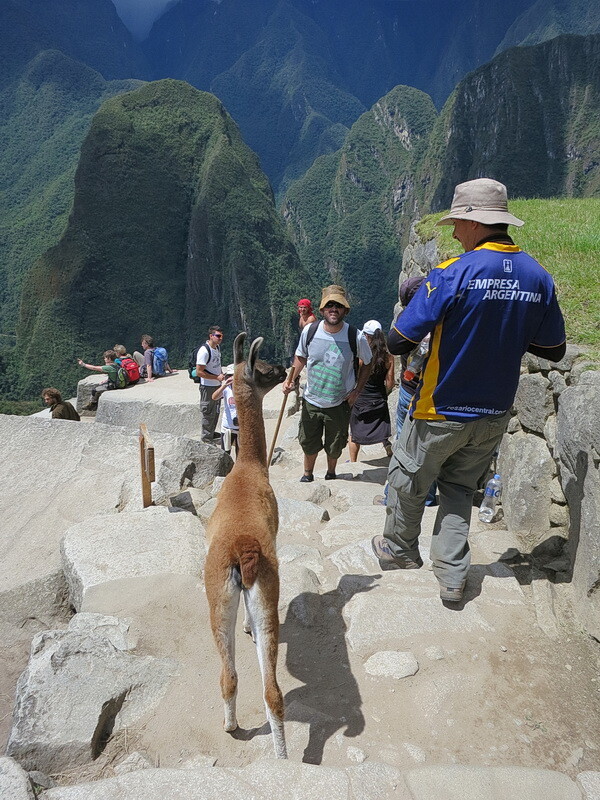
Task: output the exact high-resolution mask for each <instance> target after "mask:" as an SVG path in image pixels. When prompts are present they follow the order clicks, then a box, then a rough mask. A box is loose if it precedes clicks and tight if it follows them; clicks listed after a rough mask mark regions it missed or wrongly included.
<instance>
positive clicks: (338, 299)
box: [319, 283, 350, 311]
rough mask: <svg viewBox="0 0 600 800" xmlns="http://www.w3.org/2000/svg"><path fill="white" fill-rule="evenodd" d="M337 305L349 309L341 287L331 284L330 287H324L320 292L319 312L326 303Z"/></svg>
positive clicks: (344, 291)
mask: <svg viewBox="0 0 600 800" xmlns="http://www.w3.org/2000/svg"><path fill="white" fill-rule="evenodd" d="M331 302H333V303H339V304H340V305H341V306H344V307H345V308H347V309H348V310H349V309H350V303H349V302H348V298H347V297H346V290H345V289H344V288H343V286H338V285H337V283H332V284H331V285H330V286H326V287H325V288H324V289H323V290H322V292H321V302H320V303H319V311H323V309H324V308H325V306H326V305H327V303H331Z"/></svg>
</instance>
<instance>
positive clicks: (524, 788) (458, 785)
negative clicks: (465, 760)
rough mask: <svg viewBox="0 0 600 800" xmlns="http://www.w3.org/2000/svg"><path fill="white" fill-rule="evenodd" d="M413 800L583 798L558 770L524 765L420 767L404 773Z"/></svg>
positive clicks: (555, 799) (571, 782) (556, 799)
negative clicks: (531, 767) (439, 799)
mask: <svg viewBox="0 0 600 800" xmlns="http://www.w3.org/2000/svg"><path fill="white" fill-rule="evenodd" d="M404 780H405V781H406V784H407V786H408V788H409V789H410V791H411V793H412V794H411V796H412V798H413V800H433V798H442V797H443V798H444V800H482V799H483V798H485V800H507V798H510V800H582V798H581V792H580V791H579V789H578V788H577V786H576V785H575V783H574V782H573V781H572V780H571V779H570V778H569V777H567V776H566V775H562V774H561V773H560V772H553V771H551V770H546V769H526V768H525V767H488V768H486V767H459V766H448V767H420V768H418V769H413V770H409V771H408V772H406V773H405V774H404Z"/></svg>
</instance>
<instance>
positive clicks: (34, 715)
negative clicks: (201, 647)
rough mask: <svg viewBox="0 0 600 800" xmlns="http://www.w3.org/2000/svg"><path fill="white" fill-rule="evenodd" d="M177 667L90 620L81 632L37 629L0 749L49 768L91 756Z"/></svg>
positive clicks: (159, 692)
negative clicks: (115, 639)
mask: <svg viewBox="0 0 600 800" xmlns="http://www.w3.org/2000/svg"><path fill="white" fill-rule="evenodd" d="M93 616H94V615H89V617H90V618H92V617H93ZM176 668H177V667H176V662H174V661H173V660H171V659H158V658H152V657H150V656H144V657H142V656H135V655H131V654H129V653H125V652H122V651H120V650H117V649H116V648H115V647H114V645H113V644H112V642H111V641H110V639H109V638H106V636H105V635H104V634H103V632H102V626H100V627H98V628H96V627H94V624H93V623H91V624H90V626H89V629H88V630H87V631H81V630H76V631H74V630H67V631H46V632H44V633H41V634H39V635H37V636H36V637H35V638H34V640H33V642H32V645H31V657H30V659H29V664H28V665H27V669H26V670H25V672H24V673H23V674H22V675H21V677H20V678H19V682H18V685H17V696H16V704H15V710H14V714H13V724H12V728H11V731H10V737H9V741H8V746H7V754H8V755H10V756H12V757H14V758H16V759H18V761H19V762H20V763H21V764H22V765H23V766H24V767H26V768H27V769H32V770H33V769H38V770H41V771H43V772H49V773H56V772H61V771H63V770H66V769H72V768H73V767H74V766H76V765H81V764H86V763H88V762H89V761H92V760H93V759H94V758H96V757H97V756H98V755H99V753H100V752H101V750H102V747H103V746H104V738H105V736H106V735H107V732H111V731H115V732H117V731H119V730H121V729H123V728H126V727H128V726H129V725H131V724H132V723H133V722H134V721H135V720H137V719H139V718H140V717H141V716H143V715H144V714H145V713H147V712H148V711H149V710H150V709H151V708H153V707H154V706H155V705H156V704H157V703H158V702H159V701H160V699H161V698H162V697H163V695H164V693H165V692H166V690H167V687H168V683H169V681H170V679H171V678H172V677H173V676H174V675H175V673H176ZM65 720H68V724H67V725H66V724H65Z"/></svg>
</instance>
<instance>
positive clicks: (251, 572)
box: [231, 535, 262, 589]
mask: <svg viewBox="0 0 600 800" xmlns="http://www.w3.org/2000/svg"><path fill="white" fill-rule="evenodd" d="M261 553H262V550H261V548H260V543H259V541H258V539H255V538H254V536H243V535H242V536H237V537H236V539H235V541H234V543H233V547H232V552H231V555H232V560H233V561H234V562H235V563H236V564H239V569H240V572H241V575H242V587H243V588H244V589H250V588H251V587H252V586H253V584H254V581H255V580H256V576H257V575H258V565H259V561H260V556H261Z"/></svg>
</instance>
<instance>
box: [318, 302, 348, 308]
mask: <svg viewBox="0 0 600 800" xmlns="http://www.w3.org/2000/svg"><path fill="white" fill-rule="evenodd" d="M345 307H346V306H343V305H342V304H341V303H334V301H333V300H330V301H329V303H325V305H324V306H323V308H345Z"/></svg>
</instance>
